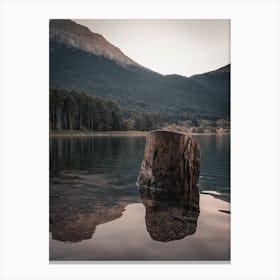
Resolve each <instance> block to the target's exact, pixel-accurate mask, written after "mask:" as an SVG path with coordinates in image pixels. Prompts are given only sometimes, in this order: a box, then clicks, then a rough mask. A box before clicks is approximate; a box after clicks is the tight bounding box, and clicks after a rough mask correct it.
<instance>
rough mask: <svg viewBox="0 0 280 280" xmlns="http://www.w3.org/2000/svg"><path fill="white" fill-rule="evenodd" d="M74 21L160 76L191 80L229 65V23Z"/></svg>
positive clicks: (196, 21)
mask: <svg viewBox="0 0 280 280" xmlns="http://www.w3.org/2000/svg"><path fill="white" fill-rule="evenodd" d="M74 21H75V22H77V23H80V24H82V25H85V26H87V27H88V28H89V29H90V30H91V31H93V32H96V33H100V34H101V35H103V36H104V37H105V39H107V40H108V41H109V42H110V43H112V44H113V45H115V46H116V47H118V48H120V49H121V50H122V52H123V53H125V54H126V55H127V56H128V57H130V58H131V59H133V60H134V61H136V62H137V63H139V64H141V65H143V66H145V67H147V68H149V69H151V70H153V71H156V72H159V73H161V74H180V75H184V76H191V75H194V74H199V73H204V72H208V71H212V70H215V69H218V68H220V67H223V66H225V65H227V64H228V63H230V20H224V19H217V20H216V19H215V20H213V19H212V20H211V19H207V20H204V19H197V20H189V19H188V20H96V19H94V20H90V19H81V20H76V19H75V20H74Z"/></svg>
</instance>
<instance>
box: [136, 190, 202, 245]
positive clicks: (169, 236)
mask: <svg viewBox="0 0 280 280" xmlns="http://www.w3.org/2000/svg"><path fill="white" fill-rule="evenodd" d="M139 191H140V195H141V199H142V202H143V204H144V206H145V208H146V217H145V221H146V227H147V231H148V232H149V234H150V236H151V237H152V238H153V239H154V240H157V241H162V242H168V241H172V240H177V239H182V238H184V237H185V236H187V235H192V234H194V233H195V231H196V227H197V219H198V216H199V190H198V187H195V188H194V189H193V190H192V192H190V191H173V192H171V191H165V192H163V191H156V190H152V189H150V188H147V187H140V188H139Z"/></svg>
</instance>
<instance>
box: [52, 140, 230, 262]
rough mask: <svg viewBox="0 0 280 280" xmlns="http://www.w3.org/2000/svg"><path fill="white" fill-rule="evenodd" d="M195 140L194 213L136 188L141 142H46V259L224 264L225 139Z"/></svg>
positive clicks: (226, 246)
mask: <svg viewBox="0 0 280 280" xmlns="http://www.w3.org/2000/svg"><path fill="white" fill-rule="evenodd" d="M196 137H198V138H199V140H200V144H201V149H202V159H201V178H200V183H199V192H200V196H199V194H198V199H199V200H200V203H199V206H200V209H199V210H200V211H197V210H196V209H190V208H189V207H188V206H187V205H186V204H185V202H184V201H185V200H184V199H182V197H183V195H174V196H173V195H168V196H162V195H161V194H158V193H154V192H153V191H146V190H144V191H143V190H142V191H141V189H138V188H137V187H136V185H135V182H136V180H137V177H138V174H139V169H140V165H141V161H142V159H143V151H144V146H145V138H144V137H73V138H71V137H65V138H63V137H58V138H55V137H52V138H50V260H53V261H55V260H57V261H59V260H74V261H75V260H79V261H85V260H86V261H90V260H146V261H149V260H188V261H199V260H203V261H212V260H218V261H221V260H229V259H230V215H229V213H230V204H229V201H230V158H229V156H230V153H229V151H230V150H229V149H230V138H229V135H201V136H196Z"/></svg>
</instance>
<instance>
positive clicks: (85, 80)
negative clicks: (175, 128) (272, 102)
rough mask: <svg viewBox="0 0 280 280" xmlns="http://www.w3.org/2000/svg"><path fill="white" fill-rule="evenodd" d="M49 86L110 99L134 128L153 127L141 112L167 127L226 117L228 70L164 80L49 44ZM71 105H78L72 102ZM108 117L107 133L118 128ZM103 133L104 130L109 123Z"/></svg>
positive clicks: (228, 84)
mask: <svg viewBox="0 0 280 280" xmlns="http://www.w3.org/2000/svg"><path fill="white" fill-rule="evenodd" d="M50 86H51V87H53V88H64V89H68V90H71V89H74V90H76V91H83V92H87V93H88V94H90V95H92V96H98V97H102V98H106V99H113V100H115V101H116V102H117V103H118V104H119V105H120V106H121V108H122V110H123V111H122V114H123V117H124V118H126V119H133V118H134V116H135V115H138V117H137V118H136V120H137V124H136V126H137V128H139V129H146V128H147V127H154V124H153V123H152V122H151V121H150V120H149V117H147V116H146V117H144V115H143V114H147V112H156V113H159V114H161V116H163V115H164V118H165V120H166V121H167V122H168V123H177V122H178V121H184V120H192V119H207V120H213V121H216V120H218V119H229V117H230V71H228V72H227V71H225V72H219V71H216V72H215V71H214V73H210V74H209V73H205V74H201V75H196V76H193V77H190V78H187V77H183V76H179V75H165V76H164V75H160V74H158V73H155V72H153V71H150V70H148V69H143V68H140V67H134V66H126V67H124V66H122V65H120V64H118V63H115V62H114V61H113V60H109V59H106V58H104V57H102V56H98V55H94V54H89V53H87V52H84V51H82V50H79V49H76V48H68V47H67V46H66V45H63V44H62V43H56V42H53V41H51V42H50ZM76 102H77V104H78V105H79V104H80V103H79V102H80V101H78V100H77V99H76ZM58 106H59V105H58ZM79 106H80V105H79ZM79 108H80V107H79ZM139 114H140V115H141V114H142V117H143V118H144V120H142V119H141V118H140V117H139ZM103 118H105V119H106V118H107V117H106V116H103ZM112 118H113V123H112V124H111V126H112V129H118V126H119V125H117V123H118V122H119V121H117V120H116V118H117V116H113V114H112ZM143 122H144V123H145V124H143ZM94 126H95V128H94V129H96V125H95V124H94ZM100 129H103V128H100ZM106 129H110V125H109V126H108V125H107V128H106Z"/></svg>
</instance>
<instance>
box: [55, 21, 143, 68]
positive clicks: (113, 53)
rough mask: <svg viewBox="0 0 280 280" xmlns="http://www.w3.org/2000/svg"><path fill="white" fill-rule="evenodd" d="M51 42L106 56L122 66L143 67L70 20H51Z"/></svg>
mask: <svg viewBox="0 0 280 280" xmlns="http://www.w3.org/2000/svg"><path fill="white" fill-rule="evenodd" d="M50 40H51V41H54V42H56V43H63V44H65V45H67V46H68V47H70V48H71V47H72V48H78V49H81V50H83V51H86V52H88V53H92V54H95V55H100V56H104V57H106V58H109V59H111V60H113V61H115V62H117V63H118V64H121V65H124V66H125V65H134V66H138V67H141V66H140V65H139V64H137V63H136V62H135V61H133V60H132V59H130V58H129V57H127V56H126V55H125V54H124V53H123V52H122V51H121V50H120V49H119V48H117V47H115V46H114V45H112V44H111V43H109V42H108V41H107V40H106V39H105V38H104V37H103V36H102V35H100V34H98V33H94V32H92V31H90V30H89V29H88V28H87V27H85V26H83V25H80V24H77V23H75V22H74V21H72V20H68V19H55V20H50Z"/></svg>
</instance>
